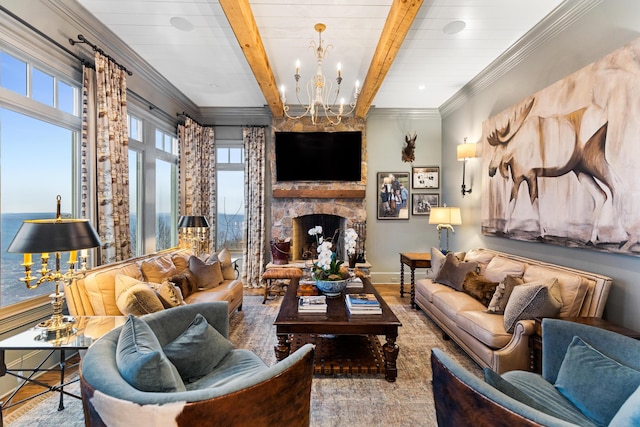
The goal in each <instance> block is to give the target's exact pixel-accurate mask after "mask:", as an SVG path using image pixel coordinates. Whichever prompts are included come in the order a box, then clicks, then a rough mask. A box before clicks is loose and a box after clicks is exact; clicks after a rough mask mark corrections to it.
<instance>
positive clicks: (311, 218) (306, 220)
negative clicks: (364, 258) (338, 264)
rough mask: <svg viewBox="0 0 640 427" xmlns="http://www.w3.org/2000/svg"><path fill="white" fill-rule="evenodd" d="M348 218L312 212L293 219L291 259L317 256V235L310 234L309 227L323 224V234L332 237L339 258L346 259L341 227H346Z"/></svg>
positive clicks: (328, 237)
mask: <svg viewBox="0 0 640 427" xmlns="http://www.w3.org/2000/svg"><path fill="white" fill-rule="evenodd" d="M346 222H347V221H346V219H345V218H342V217H340V216H336V215H327V214H311V215H304V216H300V217H297V218H294V220H293V238H292V248H291V256H292V258H291V259H295V260H307V259H315V258H317V247H318V244H317V241H316V236H311V235H309V229H311V228H313V227H316V226H318V225H319V226H321V227H322V236H324V238H325V239H331V241H332V242H333V248H332V249H333V251H334V252H336V257H337V258H338V259H345V258H346V256H345V254H344V244H342V239H343V236H342V234H341V233H340V230H341V229H344V228H345V227H346Z"/></svg>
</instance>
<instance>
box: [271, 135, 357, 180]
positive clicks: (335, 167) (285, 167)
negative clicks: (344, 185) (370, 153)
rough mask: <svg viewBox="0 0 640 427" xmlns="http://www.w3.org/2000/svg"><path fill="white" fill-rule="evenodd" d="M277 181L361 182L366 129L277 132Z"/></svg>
mask: <svg viewBox="0 0 640 427" xmlns="http://www.w3.org/2000/svg"><path fill="white" fill-rule="evenodd" d="M275 148H276V150H275V151H276V181H279V182H284V181H360V179H361V167H362V132H360V131H352V132H276V139H275Z"/></svg>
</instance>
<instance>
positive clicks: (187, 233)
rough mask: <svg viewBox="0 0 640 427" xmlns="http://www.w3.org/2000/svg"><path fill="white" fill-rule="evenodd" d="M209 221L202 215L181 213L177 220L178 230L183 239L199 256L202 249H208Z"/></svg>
mask: <svg viewBox="0 0 640 427" xmlns="http://www.w3.org/2000/svg"><path fill="white" fill-rule="evenodd" d="M208 228H209V221H207V217H205V216H204V215H183V216H181V217H180V219H179V220H178V231H179V233H180V238H181V240H183V241H186V242H189V243H190V244H191V249H193V252H194V253H195V254H196V255H197V256H200V255H201V253H202V252H203V249H208V246H209V238H208Z"/></svg>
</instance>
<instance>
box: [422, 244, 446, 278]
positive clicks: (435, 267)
mask: <svg viewBox="0 0 640 427" xmlns="http://www.w3.org/2000/svg"><path fill="white" fill-rule="evenodd" d="M445 259H446V256H445V255H444V254H443V253H442V251H441V250H440V249H438V248H436V247H432V248H431V268H430V269H428V270H427V279H432V280H433V279H435V278H436V276H437V275H438V273H439V272H440V269H441V268H442V265H443V264H444V260H445Z"/></svg>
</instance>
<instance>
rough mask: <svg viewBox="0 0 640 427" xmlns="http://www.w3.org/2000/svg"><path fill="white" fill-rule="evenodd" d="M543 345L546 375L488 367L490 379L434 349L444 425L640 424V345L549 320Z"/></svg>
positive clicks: (437, 400) (435, 389)
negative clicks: (493, 369) (495, 370)
mask: <svg viewBox="0 0 640 427" xmlns="http://www.w3.org/2000/svg"><path fill="white" fill-rule="evenodd" d="M542 342H543V354H542V375H540V374H536V373H533V372H525V371H510V372H506V373H504V374H502V375H498V374H497V373H495V372H493V371H491V370H490V369H488V368H485V371H484V374H485V379H484V380H483V379H482V378H479V377H478V376H476V375H474V374H473V373H471V372H469V371H467V370H466V369H465V368H463V367H462V366H461V365H460V364H459V363H457V362H456V361H455V360H454V359H452V358H451V357H450V356H448V355H447V354H446V353H445V352H443V351H442V350H440V349H437V348H436V349H433V350H432V354H431V363H432V370H433V382H432V386H433V395H434V401H435V408H436V416H437V420H438V425H439V426H483V425H486V426H492V427H493V426H505V427H506V426H509V427H513V426H554V427H563V426H581V427H584V426H607V425H608V426H611V427H621V426H632V425H640V341H638V340H635V339H632V338H628V337H625V336H622V335H619V334H616V333H614V332H611V331H607V330H604V329H599V328H595V327H592V326H587V325H581V324H577V323H572V322H567V321H563V320H558V319H544V320H543V323H542Z"/></svg>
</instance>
